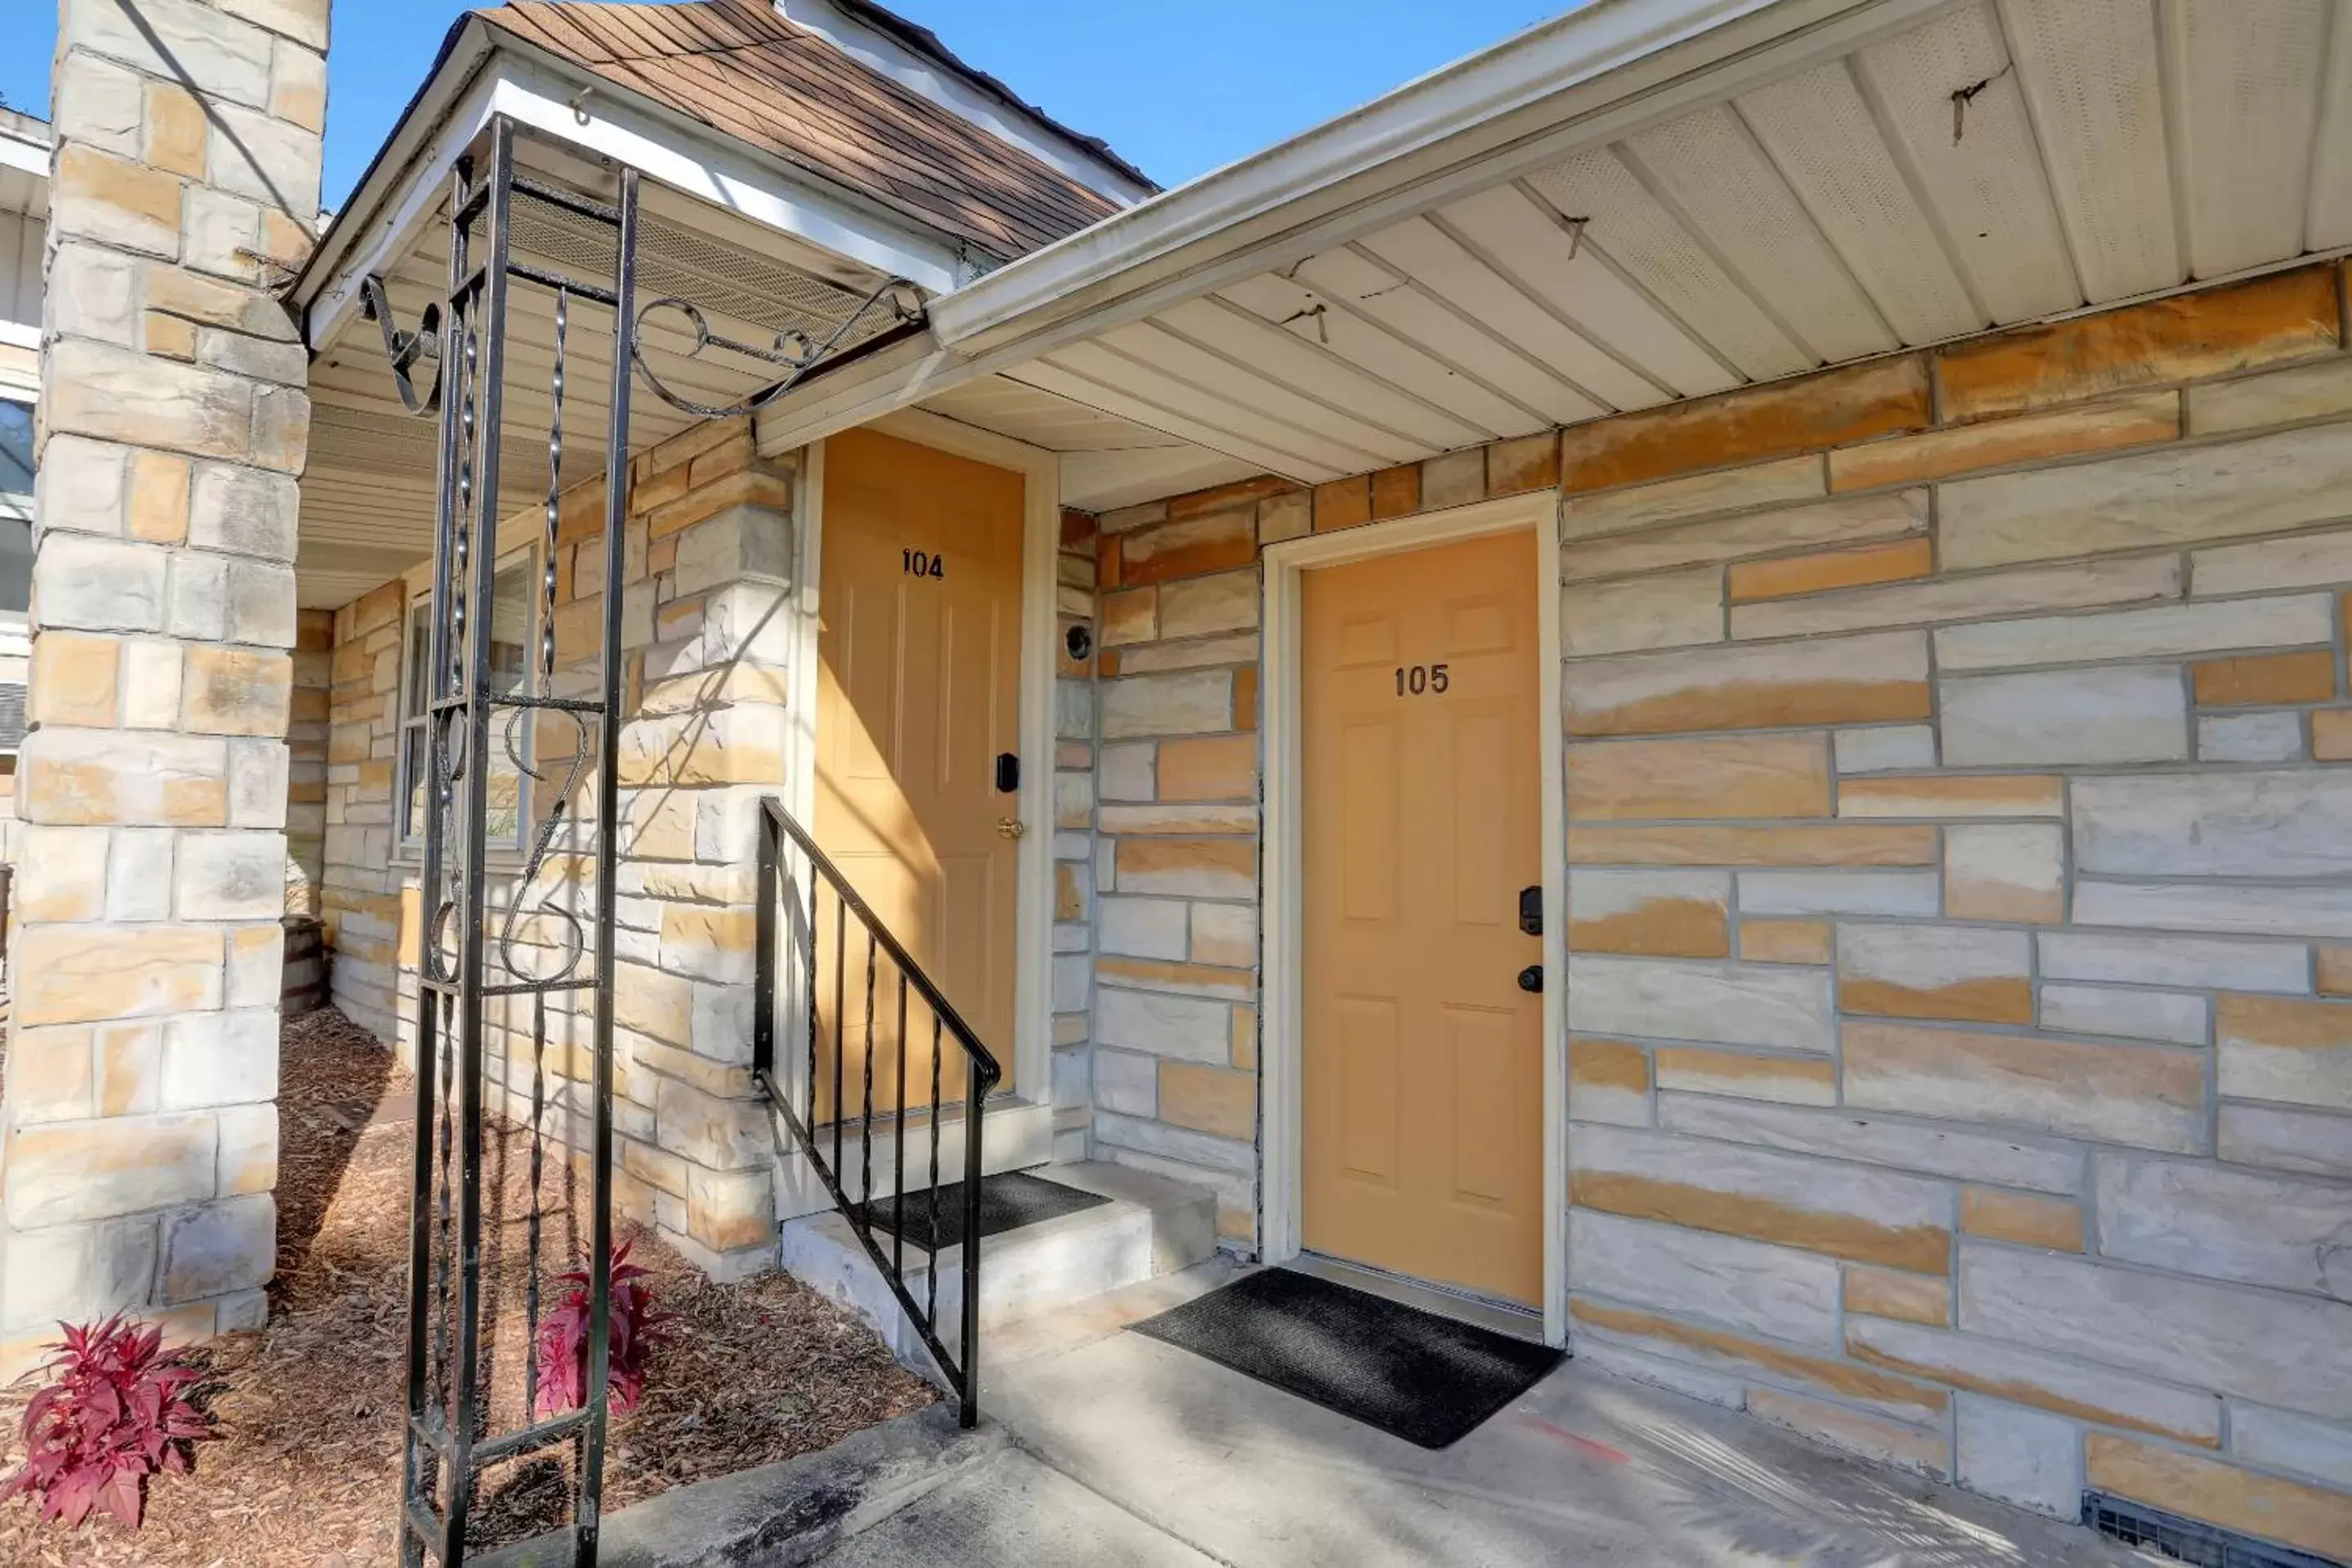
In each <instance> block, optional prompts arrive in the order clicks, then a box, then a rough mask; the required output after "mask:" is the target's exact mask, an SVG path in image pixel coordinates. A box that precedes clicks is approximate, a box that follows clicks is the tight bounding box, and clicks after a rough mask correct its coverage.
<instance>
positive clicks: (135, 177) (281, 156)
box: [0, 0, 328, 1375]
mask: <svg viewBox="0 0 2352 1568" xmlns="http://www.w3.org/2000/svg"><path fill="white" fill-rule="evenodd" d="M327 11H328V6H327V0H212V3H206V0H138V4H137V5H135V6H133V5H129V4H128V3H127V0H64V3H63V5H62V6H61V16H60V19H59V37H58V62H57V76H56V92H55V111H54V112H55V116H56V132H57V141H56V149H55V153H54V163H53V165H52V184H51V198H50V199H51V208H50V226H49V250H48V268H47V302H46V305H45V308H44V313H45V320H44V323H43V325H44V348H43V353H42V361H41V399H42V402H41V416H42V420H43V426H44V429H43V446H42V450H41V458H40V479H39V493H38V496H37V533H36V540H35V546H34V548H35V561H34V567H33V611H32V620H33V661H32V662H33V669H32V682H31V691H30V694H29V699H28V706H29V719H30V721H31V722H32V724H33V725H34V726H35V728H34V730H33V732H32V733H31V734H30V735H28V736H27V737H26V741H25V745H24V752H23V760H22V775H21V778H20V780H19V809H20V812H21V815H22V817H23V820H24V823H25V826H24V828H23V832H24V835H25V837H24V841H23V848H22V852H21V858H20V865H19V872H18V882H17V888H18V894H17V905H16V910H17V913H16V920H17V928H16V964H15V966H14V967H15V970H16V1028H15V1031H14V1035H13V1037H12V1038H11V1039H10V1041H9V1043H8V1060H7V1071H6V1085H5V1098H0V1139H5V1143H0V1162H5V1163H0V1375H5V1374H6V1373H9V1372H12V1371H14V1370H16V1368H17V1367H19V1366H21V1365H23V1364H24V1363H26V1361H28V1360H29V1359H31V1358H33V1357H34V1356H37V1354H38V1346H39V1344H40V1343H41V1342H43V1341H45V1340H47V1339H50V1338H54V1335H55V1330H54V1324H55V1322H56V1321H57V1320H58V1319H60V1318H66V1319H86V1318H89V1317H93V1316H96V1315H100V1314H103V1313H106V1312H110V1311H113V1310H131V1311H134V1312H141V1313H145V1314H148V1315H151V1316H154V1317H158V1318H161V1319H163V1321H167V1322H168V1323H169V1324H170V1325H171V1327H172V1329H173V1331H174V1332H175V1333H177V1334H184V1335H194V1336H201V1335H205V1334H209V1333H212V1332H215V1331H224V1330H227V1329H231V1328H237V1327H244V1326H248V1325H251V1324H253V1323H256V1322H257V1321H259V1320H260V1319H261V1317H262V1316H263V1314H264V1312H265V1310H266V1306H265V1300H264V1298H263V1295H262V1292H261V1287H262V1286H263V1285H264V1284H265V1283H266V1282H267V1281H268V1279H269V1276H270V1272H271V1267H272V1258H273V1254H274V1250H275V1231H276V1225H275V1220H276V1211H275V1205H274V1203H273V1200H272V1197H271V1190H272V1188H273V1187H274V1186H275V1184H276V1179H277V1169H276V1167H277V1146H278V1130H277V1111H276V1109H275V1106H274V1104H273V1103H272V1101H273V1099H274V1097H275V1094H276V1091H277V1083H278V976H279V965H280V952H281V942H282V936H281V931H280V927H279V919H280V916H281V915H282V914H283V912H284V907H285V897H286V893H285V888H286V833H285V827H286V805H287V784H288V754H287V745H286V733H287V724H288V709H289V692H290V685H291V672H292V661H291V658H290V656H289V649H290V648H291V647H293V646H294V643H295V640H296V629H297V627H296V617H295V609H294V572H293V567H292V564H291V563H292V562H293V559H294V542H295V522H296V513H297V510H298V504H299V493H298V490H297V486H296V476H297V475H298V474H299V472H300V471H301V468H302V460H303V452H304V447H305V444H306V441H307V437H308V431H309V425H310V400H309V398H308V396H307V395H305V393H304V391H303V387H304V384H305V377H306V363H307V361H306V355H305V353H304V350H303V346H302V344H301V342H300V341H299V337H298V334H297V332H296V331H295V329H294V326H293V324H292V323H291V322H290V321H289V320H288V318H287V315H286V312H285V311H284V310H282V309H281V308H280V307H279V306H278V303H277V301H276V300H275V299H274V298H273V296H272V295H271V293H270V291H269V289H270V286H271V285H272V284H273V283H275V282H277V281H278V280H280V279H281V278H282V276H283V273H282V272H281V271H280V269H279V267H278V265H277V264H279V263H285V262H291V261H295V260H298V259H299V257H300V256H301V254H302V253H303V251H304V250H305V248H306V247H308V245H309V242H310V230H311V229H312V228H313V227H314V226H315V224H316V221H317V216H318V205H319V162H320V129H321V127H322V126H323V124H324V121H325V107H326V62H325V49H326V43H327Z"/></svg>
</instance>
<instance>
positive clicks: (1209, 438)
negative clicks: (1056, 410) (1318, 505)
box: [1005, 343, 1372, 484]
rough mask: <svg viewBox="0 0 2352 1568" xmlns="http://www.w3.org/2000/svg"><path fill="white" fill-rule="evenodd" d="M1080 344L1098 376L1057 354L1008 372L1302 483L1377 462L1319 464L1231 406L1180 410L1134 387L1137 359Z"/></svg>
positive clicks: (1081, 360)
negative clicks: (1203, 412)
mask: <svg viewBox="0 0 2352 1568" xmlns="http://www.w3.org/2000/svg"><path fill="white" fill-rule="evenodd" d="M1076 350H1077V351H1078V352H1077V354H1076V358H1077V360H1078V362H1079V363H1083V364H1085V365H1087V367H1088V371H1091V372H1093V373H1095V374H1089V373H1088V371H1081V370H1079V369H1076V368H1075V367H1074V366H1073V365H1071V364H1067V363H1062V361H1061V359H1060V357H1059V355H1058V354H1057V355H1055V356H1053V357H1049V358H1045V359H1037V360H1032V361H1030V362H1029V363H1027V364H1024V365H1023V366H1021V367H1020V368H1019V369H1018V370H1013V371H1008V372H1006V373H1005V374H1006V375H1007V377H1008V378H1009V379H1011V380H1013V381H1018V382H1023V383H1025V384H1028V385H1031V386H1034V387H1039V388H1042V389H1043V390H1045V391H1046V392H1050V393H1053V394H1054V395H1056V396H1059V397H1066V398H1069V399H1070V400H1071V401H1073V402H1076V403H1083V404H1085V405H1087V407H1089V408H1099V409H1102V410H1103V411H1104V412H1106V413H1109V414H1116V415H1118V416H1119V417H1120V418H1122V419H1131V420H1133V421H1134V422H1135V423H1137V424H1138V425H1141V426H1147V427H1148V428H1150V429H1153V430H1160V431H1163V432H1165V433H1166V434H1168V435H1171V436H1174V437H1179V438H1180V439H1181V440H1186V441H1190V442H1192V444H1193V445H1194V446H1196V447H1208V448H1209V449H1210V450H1211V451H1213V452H1223V453H1224V454H1225V455H1226V456H1227V457H1232V458H1241V459H1243V460H1244V461H1245V462H1248V463H1252V464H1255V466H1256V467H1258V468H1262V469H1264V470H1265V472H1267V473H1270V474H1280V475H1282V476H1283V477H1284V478H1286V479H1297V480H1299V481H1301V482H1302V483H1307V484H1321V483H1322V482H1323V481H1325V480H1327V479H1340V478H1344V477H1345V476H1346V475H1348V474H1350V473H1360V472H1361V471H1362V469H1363V468H1367V467H1370V466H1372V465H1370V464H1364V465H1361V466H1352V465H1351V466H1349V467H1348V468H1333V467H1331V466H1330V465H1329V464H1328V463H1318V462H1316V461H1314V460H1312V459H1311V458H1305V457H1302V456H1300V455H1299V454H1298V453H1297V452H1293V451H1289V450H1286V449H1285V447H1282V446H1277V445H1275V444H1274V442H1276V440H1278V439H1286V436H1285V434H1284V433H1281V432H1270V431H1265V430H1263V429H1258V428H1256V427H1255V422H1254V421H1251V420H1249V418H1248V416H1245V415H1242V414H1240V413H1239V411H1237V410H1235V409H1233V408H1231V407H1227V408H1225V409H1223V410H1221V411H1220V412H1219V415H1218V416H1217V418H1216V420H1215V421H1214V422H1211V421H1208V420H1202V419H1198V418H1194V417H1192V416H1190V415H1187V414H1184V413H1182V412H1181V411H1179V410H1176V409H1172V408H1169V407H1167V406H1165V405H1161V404H1160V403H1157V402H1155V401H1153V400H1151V399H1150V398H1148V397H1145V396H1144V395H1141V394H1139V393H1138V392H1135V391H1133V390H1131V384H1132V383H1133V382H1134V381H1135V380H1136V379H1138V378H1137V377H1136V375H1135V374H1134V370H1135V367H1134V366H1133V365H1132V363H1131V362H1128V361H1125V360H1122V359H1121V358H1120V357H1119V356H1118V355H1116V354H1113V353H1110V351H1109V350H1108V349H1104V348H1100V347H1097V346H1094V345H1090V344H1085V343H1081V344H1077V345H1076ZM1103 374H1108V375H1109V376H1111V377H1112V378H1113V379H1111V380H1108V381H1106V380H1104V379H1103V378H1102V377H1103ZM1244 424H1247V425H1250V426H1252V427H1251V428H1250V429H1248V430H1244V429H1241V428H1237V427H1236V426H1241V425H1244ZM1261 437H1263V438H1261Z"/></svg>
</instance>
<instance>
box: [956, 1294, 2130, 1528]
mask: <svg viewBox="0 0 2352 1568" xmlns="http://www.w3.org/2000/svg"><path fill="white" fill-rule="evenodd" d="M1221 1272H1222V1273H1223V1274H1224V1275H1229V1274H1230V1272H1231V1270H1230V1269H1225V1270H1222V1271H1221V1270H1219V1269H1218V1268H1214V1267H1212V1268H1207V1269H1202V1270H1197V1271H1193V1272H1192V1273H1189V1274H1187V1275H1185V1276H1183V1277H1181V1279H1161V1280H1156V1281H1153V1282H1151V1283H1150V1285H1148V1286H1146V1287H1143V1288H1140V1289H1134V1290H1129V1291H1122V1292H1119V1293H1118V1294H1116V1295H1114V1296H1110V1297H1107V1298H1104V1299H1101V1300H1097V1301H1094V1302H1091V1303H1088V1304H1087V1306H1086V1308H1085V1309H1083V1310H1076V1311H1072V1312H1069V1313H1065V1314H1060V1315H1058V1316H1057V1318H1055V1319H1054V1320H1050V1321H1038V1322H1035V1323H1033V1324H1030V1325H1026V1329H1027V1331H1028V1335H1029V1339H1028V1342H1027V1343H1026V1345H1025V1347H1024V1352H1025V1353H1024V1354H1023V1355H1021V1356H1018V1357H1016V1356H1010V1355H1000V1356H999V1357H998V1358H997V1360H996V1362H995V1363H994V1368H995V1370H994V1373H993V1374H991V1373H989V1372H988V1370H987V1369H986V1368H985V1367H984V1368H983V1373H982V1384H983V1392H982V1412H983V1415H984V1417H985V1419H986V1420H987V1421H988V1422H990V1423H992V1424H994V1425H998V1426H1002V1428H1003V1430H1004V1432H1005V1433H1006V1435H1007V1436H1008V1437H1009V1438H1010V1439H1011V1441H1012V1442H1013V1445H1014V1446H1015V1447H1018V1448H1020V1449H1022V1450H1024V1452H1026V1453H1027V1454H1029V1455H1031V1456H1033V1457H1034V1458H1037V1459H1039V1460H1041V1461H1043V1462H1044V1463H1045V1465H1047V1466H1049V1467H1051V1468H1054V1469H1055V1470H1057V1471H1059V1472H1061V1473H1062V1474H1063V1475H1065V1476H1066V1477H1067V1478H1069V1479H1071V1480H1074V1481H1076V1483H1078V1484H1079V1485H1080V1486H1081V1487H1082V1488H1084V1489H1085V1490H1086V1491H1087V1492H1088V1493H1091V1494H1093V1495H1094V1496H1096V1497H1097V1498H1099V1499H1103V1500H1108V1501H1109V1502H1111V1503H1114V1504H1116V1505H1118V1509H1119V1510H1121V1511H1122V1512H1124V1513H1126V1514H1128V1515H1130V1516H1132V1517H1133V1518H1134V1519H1135V1520H1139V1521H1143V1522H1145V1523H1148V1524H1150V1525H1151V1526H1153V1527H1155V1528H1157V1529H1158V1530H1160V1531H1162V1532H1163V1533H1164V1534H1166V1535H1168V1536H1170V1537H1171V1538H1172V1539H1173V1540H1174V1541H1176V1542H1181V1543H1182V1544H1183V1545H1184V1546H1186V1547H1189V1548H1191V1549H1192V1550H1194V1551H1198V1552H1202V1553H1204V1554H1205V1555H1206V1556H1208V1557H1210V1558H1212V1559H1213V1560H1215V1561H1217V1562H1220V1563H1227V1564H1230V1565H1232V1568H1322V1565H1329V1568H1377V1565H1382V1564H1398V1565H1402V1564H1426V1563H1442V1564H1444V1565H1445V1568H1526V1565H1527V1564H1531V1563H1575V1564H1578V1565H1580V1568H1601V1565H1614V1564H1644V1565H1647V1564H1683V1563H1689V1564H1698V1563H1706V1564H1719V1563H1803V1564H1806V1565H1808V1568H1841V1565H1847V1564H1850V1565H1852V1568H1867V1565H1876V1564H1891V1563H1903V1564H1923V1565H1935V1568H1962V1565H1963V1564H1965V1565H1969V1568H1978V1565H1985V1564H1992V1565H2001V1564H2015V1565H2020V1568H2022V1565H2025V1564H2032V1565H2035V1568H2040V1565H2042V1564H2069V1565H2071V1564H2085V1565H2088V1564H2103V1565H2121V1564H2126V1563H2143V1564H2144V1563H2145V1561H2146V1560H2145V1559H2142V1558H2139V1557H2137V1556H2136V1555H2133V1554H2131V1553H2128V1552H2125V1551H2124V1550H2123V1549H2121V1548H2119V1547H2115V1546H2111V1545H2108V1544H2107V1543H2105V1542H2100V1541H2098V1540H2096V1539H2095V1538H2094V1537H2093V1536H2091V1535H2090V1534H2089V1533H2088V1532H2086V1531H2081V1530H2078V1529H2075V1528H2074V1527H2072V1526H2069V1525H2063V1524H2060V1523H2058V1522H2056V1521H2048V1520H2043V1519H2041V1518H2038V1517H2036V1516H2034V1515H2032V1514H2028V1513H2024V1512H2021V1511H2020V1510H2014V1509H2011V1508H2008V1507H2006V1506H2004V1505H2002V1504H2000V1503H1997V1502H1993V1501H1990V1500H1987V1499H1983V1498H1979V1497H1974V1496H1971V1495H1969V1494H1968V1493H1964V1492H1961V1491H1958V1490H1957V1489H1952V1488H1950V1487H1947V1486H1943V1485H1940V1484H1938V1483H1937V1482H1934V1481H1930V1480H1927V1479H1919V1478H1912V1477H1907V1476H1905V1475H1902V1474H1900V1473H1898V1472H1894V1471H1889V1470H1885V1469H1882V1468H1874V1467H1870V1466H1866V1465H1864V1464H1861V1463H1858V1462H1856V1461H1853V1460H1851V1459H1848V1458H1844V1457H1843V1456H1840V1455H1837V1454H1834V1453H1832V1452H1830V1451H1828V1450H1825V1449H1822V1448H1819V1447H1814V1446H1812V1445H1811V1444H1810V1443H1807V1442H1805V1441H1803V1440H1802V1439H1800V1438H1797V1437H1795V1436H1790V1435H1788V1434H1786V1433H1783V1432H1781V1431H1780V1430H1778V1429H1777V1428H1774V1427H1771V1426H1766V1425H1764V1424H1763V1423H1761V1422H1759V1421H1756V1420H1754V1419H1752V1418H1750V1417H1748V1416H1745V1415H1740V1414H1738V1413H1736V1412H1733V1411H1728V1410H1724V1409H1721V1408H1718V1407H1717V1406H1714V1405H1706V1404H1702V1403H1700V1402H1698V1401H1696V1400H1692V1399H1687V1398H1685V1397H1683V1396H1681V1395H1679V1394H1670V1393H1667V1392H1664V1391H1663V1390H1659V1389H1654V1388H1651V1387H1648V1386H1646V1385H1643V1384H1633V1383H1628V1382H1623V1381H1621V1380H1619V1379H1616V1378H1613V1377H1611V1376H1608V1375H1606V1374H1603V1373H1598V1372H1595V1371H1591V1370H1590V1369H1588V1368H1585V1367H1582V1366H1580V1364H1579V1363H1575V1362H1573V1361H1571V1362H1570V1363H1567V1364H1566V1365H1564V1366H1563V1367H1562V1368H1561V1369H1560V1370H1559V1372H1557V1373H1554V1374H1553V1375H1552V1376H1550V1377H1549V1378H1547V1379H1546V1380H1545V1381H1544V1382H1543V1383H1541V1384H1538V1385H1537V1386H1536V1387H1535V1388H1534V1389H1532V1390H1530V1391H1529V1392H1528V1394H1527V1395H1526V1396H1525V1397H1523V1398H1522V1399H1520V1400H1519V1401H1518V1402H1517V1404H1515V1405H1513V1406H1512V1407H1511V1408H1509V1409H1508V1410H1507V1411H1505V1412H1504V1413H1503V1414H1501V1415H1498V1416H1496V1418H1495V1419H1493V1420H1492V1421H1490V1422H1488V1423H1487V1424H1486V1426H1483V1427H1481V1428H1480V1429H1479V1430H1478V1431H1477V1432H1475V1433H1474V1434H1472V1435H1471V1436H1469V1437H1466V1438H1465V1439H1464V1440H1463V1441H1461V1442H1460V1443H1458V1444H1456V1445H1454V1447H1452V1448H1450V1449H1446V1450H1444V1451H1442V1452H1436V1453H1432V1452H1429V1451H1427V1450H1424V1449H1420V1448H1416V1447H1412V1446H1411V1445H1410V1444H1406V1443H1403V1442H1401V1441H1399V1440H1397V1439H1395V1438H1392V1437H1390V1436H1386V1435H1385V1434H1383V1433H1380V1432H1377V1431H1374V1430H1372V1429H1371V1428H1370V1427H1367V1426H1360V1425H1358V1424H1357V1423H1355V1422H1352V1421H1349V1420H1348V1419H1346V1418H1345V1417H1343V1416H1339V1415H1333V1414H1331V1413H1329V1412H1328V1411H1325V1410H1323V1409H1321V1408H1319V1407H1318V1406H1315V1405H1308V1404H1307V1403H1306V1402H1304V1401H1302V1400H1298V1399H1295V1398H1292V1397H1290V1396H1289V1395H1287V1394H1282V1393H1280V1392H1278V1391H1276V1390H1275V1389H1272V1388H1268V1387H1266V1386H1265V1385H1264V1384H1258V1383H1254V1382H1252V1381H1250V1380H1249V1379H1247V1378H1244V1377H1242V1376H1240V1375H1239V1374H1238V1373H1231V1372H1228V1371H1226V1370H1225V1369H1224V1368H1223V1367H1220V1366H1217V1365H1216V1364H1214V1363H1211V1362H1207V1361H1203V1360H1202V1359H1201V1358H1199V1357H1197V1356H1193V1355H1191V1354H1188V1353H1186V1352H1182V1351H1180V1350H1177V1349H1175V1348H1173V1347H1171V1346H1169V1345H1164V1344H1161V1343H1159V1342H1156V1341H1151V1340H1147V1339H1144V1338H1142V1337H1141V1336H1139V1335H1136V1334H1129V1333H1123V1332H1119V1331H1118V1330H1119V1328H1121V1327H1122V1326H1123V1325H1124V1323H1125V1322H1126V1321H1133V1320H1134V1319H1136V1318H1140V1317H1143V1316H1148V1315H1149V1314H1150V1312H1152V1311H1156V1310H1162V1309H1163V1308H1164V1307H1166V1306H1167V1305H1170V1304H1171V1303H1172V1302H1173V1301H1174V1300H1180V1299H1182V1298H1183V1297H1186V1296H1189V1295H1191V1294H1193V1293H1197V1291H1198V1290H1200V1289H1206V1288H1207V1287H1208V1286H1209V1285H1210V1284H1211V1283H1213V1281H1214V1279H1217V1278H1219V1277H1220V1275H1221ZM1041 1495H1042V1494H1041ZM959 1561H961V1562H965V1563H972V1564H988V1563H1008V1564H1010V1563H1016V1562H1021V1561H1024V1559H1022V1558H1019V1557H999V1556H992V1555H988V1554H986V1552H984V1551H978V1550H976V1551H975V1552H972V1553H971V1554H969V1555H967V1556H965V1557H963V1558H961V1559H959ZM1144 1561H1147V1562H1148V1561H1153V1560H1152V1559H1145V1560H1144Z"/></svg>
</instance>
